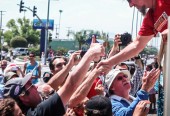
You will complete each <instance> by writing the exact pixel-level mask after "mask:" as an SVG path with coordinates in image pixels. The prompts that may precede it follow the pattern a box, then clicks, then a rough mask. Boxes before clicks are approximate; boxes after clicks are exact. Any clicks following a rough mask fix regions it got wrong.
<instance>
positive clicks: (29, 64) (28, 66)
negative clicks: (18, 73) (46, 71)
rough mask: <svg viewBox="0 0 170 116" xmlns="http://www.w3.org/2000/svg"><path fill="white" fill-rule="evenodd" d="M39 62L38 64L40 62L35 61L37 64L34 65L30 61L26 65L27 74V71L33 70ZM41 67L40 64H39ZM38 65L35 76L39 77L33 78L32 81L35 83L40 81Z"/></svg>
mask: <svg viewBox="0 0 170 116" xmlns="http://www.w3.org/2000/svg"><path fill="white" fill-rule="evenodd" d="M38 65H39V64H38V62H35V64H34V65H31V63H30V62H28V63H27V65H26V74H27V73H29V72H31V71H32V70H33V69H34V68H35V67H36V66H38ZM38 67H39V66H38ZM38 67H37V68H36V70H35V71H34V72H33V76H36V77H37V78H35V79H32V83H33V84H36V83H37V82H38V75H39V73H38Z"/></svg>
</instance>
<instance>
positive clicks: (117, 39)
mask: <svg viewBox="0 0 170 116" xmlns="http://www.w3.org/2000/svg"><path fill="white" fill-rule="evenodd" d="M113 41H114V43H113V46H112V48H111V50H110V53H109V55H108V58H110V57H112V56H114V55H115V54H116V53H117V52H118V51H119V45H120V44H121V43H122V42H121V40H120V35H119V34H117V35H115V38H114V40H113Z"/></svg>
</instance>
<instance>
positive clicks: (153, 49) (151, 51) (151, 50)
mask: <svg viewBox="0 0 170 116" xmlns="http://www.w3.org/2000/svg"><path fill="white" fill-rule="evenodd" d="M140 54H146V55H156V54H158V49H157V48H156V47H151V46H150V47H148V46H147V47H145V48H144V49H143V51H142V52H141V53H140Z"/></svg>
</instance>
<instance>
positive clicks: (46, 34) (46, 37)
mask: <svg viewBox="0 0 170 116" xmlns="http://www.w3.org/2000/svg"><path fill="white" fill-rule="evenodd" d="M49 12H50V0H48V9H47V23H46V27H45V46H44V53H45V63H44V65H46V59H47V41H48V26H49Z"/></svg>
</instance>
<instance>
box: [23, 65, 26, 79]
mask: <svg viewBox="0 0 170 116" xmlns="http://www.w3.org/2000/svg"><path fill="white" fill-rule="evenodd" d="M26 65H27V63H25V64H24V68H23V73H24V75H25V71H26ZM23 77H24V76H23Z"/></svg>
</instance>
